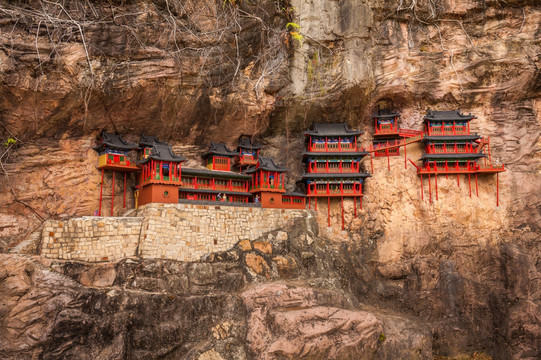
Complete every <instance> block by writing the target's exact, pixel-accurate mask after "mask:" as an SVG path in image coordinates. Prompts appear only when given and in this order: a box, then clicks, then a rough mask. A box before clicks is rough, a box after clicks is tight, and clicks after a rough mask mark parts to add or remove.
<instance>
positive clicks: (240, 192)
mask: <svg viewBox="0 0 541 360" xmlns="http://www.w3.org/2000/svg"><path fill="white" fill-rule="evenodd" d="M182 171H184V169H183V170H182ZM178 191H180V192H187V193H203V194H227V195H244V196H252V193H251V192H242V191H228V190H211V189H190V188H183V187H179V188H178Z"/></svg>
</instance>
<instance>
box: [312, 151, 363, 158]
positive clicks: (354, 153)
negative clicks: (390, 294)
mask: <svg viewBox="0 0 541 360" xmlns="http://www.w3.org/2000/svg"><path fill="white" fill-rule="evenodd" d="M302 155H303V156H322V157H332V156H343V157H351V156H365V155H368V152H367V151H333V152H324V151H303V153H302Z"/></svg>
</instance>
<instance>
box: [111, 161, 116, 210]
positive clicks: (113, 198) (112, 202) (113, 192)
mask: <svg viewBox="0 0 541 360" xmlns="http://www.w3.org/2000/svg"><path fill="white" fill-rule="evenodd" d="M111 187H112V189H113V191H112V195H111V216H113V205H114V203H115V172H114V171H113V184H112V185H111Z"/></svg>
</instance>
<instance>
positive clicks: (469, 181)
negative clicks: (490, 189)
mask: <svg viewBox="0 0 541 360" xmlns="http://www.w3.org/2000/svg"><path fill="white" fill-rule="evenodd" d="M468 185H469V187H470V197H471V174H470V173H468Z"/></svg>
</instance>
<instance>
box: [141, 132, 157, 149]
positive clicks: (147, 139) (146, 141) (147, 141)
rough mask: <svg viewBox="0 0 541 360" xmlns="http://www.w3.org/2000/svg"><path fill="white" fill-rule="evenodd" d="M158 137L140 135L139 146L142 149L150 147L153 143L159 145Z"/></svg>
mask: <svg viewBox="0 0 541 360" xmlns="http://www.w3.org/2000/svg"><path fill="white" fill-rule="evenodd" d="M159 142H160V140H158V137H157V136H155V135H145V134H141V139H139V145H141V146H143V147H152V145H154V143H159Z"/></svg>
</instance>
